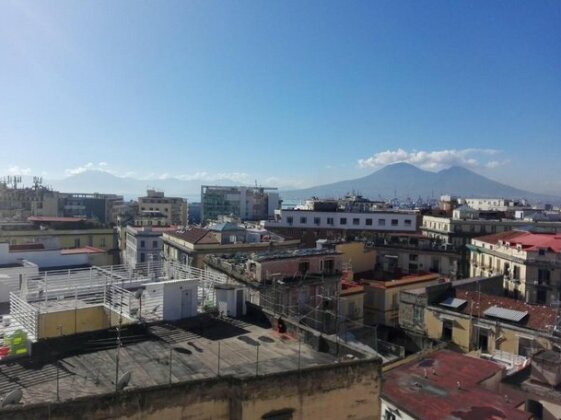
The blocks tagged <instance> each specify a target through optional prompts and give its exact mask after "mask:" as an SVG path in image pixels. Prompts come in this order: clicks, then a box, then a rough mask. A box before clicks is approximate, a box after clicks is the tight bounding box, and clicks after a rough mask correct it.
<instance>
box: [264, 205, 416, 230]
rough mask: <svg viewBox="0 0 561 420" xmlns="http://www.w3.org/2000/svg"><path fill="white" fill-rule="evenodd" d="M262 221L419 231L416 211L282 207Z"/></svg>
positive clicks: (273, 224) (284, 225) (272, 226)
mask: <svg viewBox="0 0 561 420" xmlns="http://www.w3.org/2000/svg"><path fill="white" fill-rule="evenodd" d="M262 224H263V226H264V227H265V229H275V228H282V229H314V230H320V229H326V230H345V231H346V230H356V231H373V232H415V231H416V230H417V213H416V212H414V211H400V210H382V211H372V212H364V213H358V212H344V211H328V212H326V211H314V210H297V209H288V210H287V209H283V210H277V211H275V219H274V220H273V221H265V222H263V223H262Z"/></svg>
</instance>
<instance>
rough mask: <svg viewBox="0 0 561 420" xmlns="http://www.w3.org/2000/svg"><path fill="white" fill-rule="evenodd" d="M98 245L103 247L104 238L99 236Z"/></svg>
mask: <svg viewBox="0 0 561 420" xmlns="http://www.w3.org/2000/svg"><path fill="white" fill-rule="evenodd" d="M99 246H100V247H101V248H105V238H100V239H99Z"/></svg>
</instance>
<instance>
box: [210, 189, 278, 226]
mask: <svg viewBox="0 0 561 420" xmlns="http://www.w3.org/2000/svg"><path fill="white" fill-rule="evenodd" d="M280 205H281V201H280V199H279V193H278V191H277V189H276V188H266V187H226V186H211V185H202V186H201V217H200V219H201V223H206V222H207V221H209V220H217V219H218V217H219V216H235V217H239V218H240V219H241V220H243V221H245V220H267V219H269V218H271V217H272V216H273V214H274V211H275V210H277V209H279V208H280Z"/></svg>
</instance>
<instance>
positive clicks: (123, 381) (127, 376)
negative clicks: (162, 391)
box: [20, 371, 131, 392]
mask: <svg viewBox="0 0 561 420" xmlns="http://www.w3.org/2000/svg"><path fill="white" fill-rule="evenodd" d="M130 380H131V372H130V371H128V372H125V373H123V374H122V375H121V377H120V378H119V381H118V382H117V390H118V391H122V390H123V389H125V388H126V387H127V386H128V384H129V382H130ZM20 392H21V391H20Z"/></svg>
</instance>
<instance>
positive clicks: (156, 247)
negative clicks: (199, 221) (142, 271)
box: [122, 226, 177, 268]
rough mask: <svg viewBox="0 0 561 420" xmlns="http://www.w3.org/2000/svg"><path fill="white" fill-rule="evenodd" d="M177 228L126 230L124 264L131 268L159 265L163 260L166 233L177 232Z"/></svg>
mask: <svg viewBox="0 0 561 420" xmlns="http://www.w3.org/2000/svg"><path fill="white" fill-rule="evenodd" d="M176 230H177V227H176V226H169V227H150V226H144V227H138V226H127V227H126V228H125V235H126V239H125V242H126V245H125V249H124V250H122V251H123V255H124V258H123V263H124V264H125V265H126V266H128V267H131V268H136V266H137V265H138V264H145V263H159V262H160V261H161V260H162V255H163V250H164V245H163V240H162V235H163V233H164V232H173V231H176Z"/></svg>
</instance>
